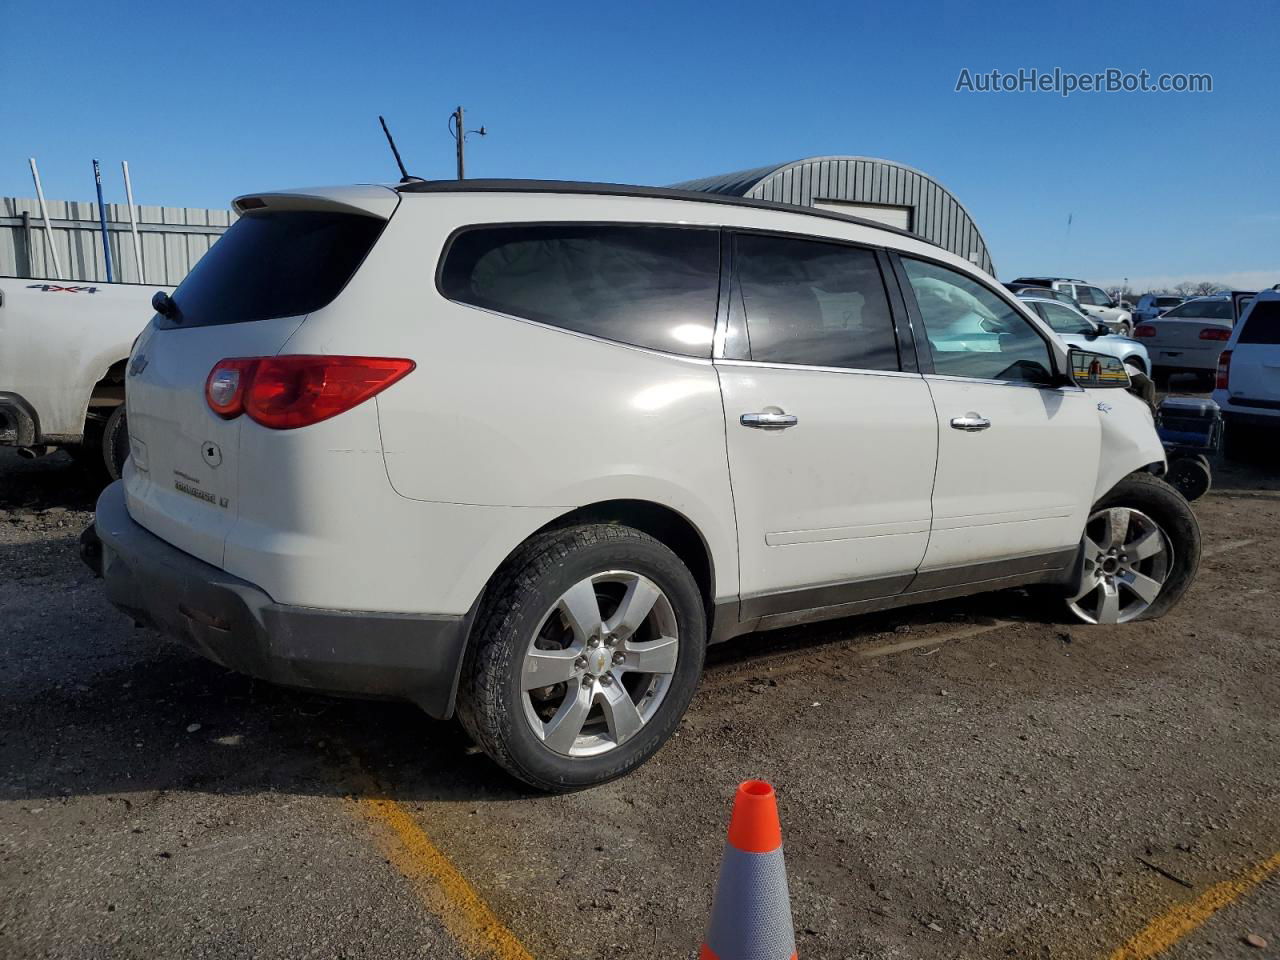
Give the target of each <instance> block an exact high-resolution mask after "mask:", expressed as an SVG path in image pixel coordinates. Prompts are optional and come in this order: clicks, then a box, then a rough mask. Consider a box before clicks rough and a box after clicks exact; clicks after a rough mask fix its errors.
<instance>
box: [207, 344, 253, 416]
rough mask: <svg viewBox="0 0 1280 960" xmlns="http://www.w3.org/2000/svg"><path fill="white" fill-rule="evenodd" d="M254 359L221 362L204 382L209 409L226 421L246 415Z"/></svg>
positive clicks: (242, 358)
mask: <svg viewBox="0 0 1280 960" xmlns="http://www.w3.org/2000/svg"><path fill="white" fill-rule="evenodd" d="M257 362H258V361H257V360H256V359H254V358H252V357H241V358H237V359H233V360H219V361H218V362H217V363H216V364H215V365H214V367H213V369H212V370H210V371H209V376H208V377H206V378H205V381H204V398H205V401H206V402H207V403H208V404H209V409H210V410H212V411H213V412H214V413H216V414H217V415H218V416H220V417H222V418H223V419H224V420H234V419H235V418H236V417H238V416H240V414H242V413H244V391H245V385H246V383H247V382H248V380H249V378H250V377H251V376H252V374H253V365H254V364H255V363H257Z"/></svg>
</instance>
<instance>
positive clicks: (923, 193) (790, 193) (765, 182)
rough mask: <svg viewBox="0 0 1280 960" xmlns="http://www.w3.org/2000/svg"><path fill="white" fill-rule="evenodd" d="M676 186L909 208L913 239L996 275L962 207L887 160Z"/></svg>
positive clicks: (806, 166)
mask: <svg viewBox="0 0 1280 960" xmlns="http://www.w3.org/2000/svg"><path fill="white" fill-rule="evenodd" d="M672 186H676V187H682V188H685V189H691V190H702V191H705V192H709V193H724V194H731V195H734V196H740V197H754V198H756V199H758V200H773V201H776V202H779V203H795V204H800V205H802V206H813V204H814V201H816V200H845V201H849V202H852V203H880V204H889V205H894V206H904V207H910V208H911V210H912V222H911V232H912V233H915V234H918V235H919V236H921V237H924V238H925V239H926V240H930V241H932V242H933V243H936V244H937V245H938V246H940V247H942V248H943V249H945V250H950V251H951V252H952V253H954V254H957V255H959V256H961V257H964V258H965V259H966V260H969V261H970V262H972V263H974V264H975V265H977V266H979V267H981V268H982V269H983V270H985V271H987V273H990V274H991V275H992V276H994V275H995V266H994V264H992V262H991V254H990V253H989V252H988V250H987V243H986V241H985V240H983V238H982V234H981V233H980V232H979V230H978V226H977V224H975V223H974V222H973V219H972V218H971V217H970V216H969V213H968V211H967V210H965V208H964V206H963V205H962V204H961V203H960V201H959V200H957V199H956V198H955V197H954V196H952V195H951V193H950V192H949V191H948V190H947V189H946V188H945V187H943V186H942V185H941V184H940V183H938V182H937V181H936V180H934V179H933V178H932V177H929V176H927V175H925V174H923V173H921V172H920V171H918V170H912V169H911V168H910V167H904V166H902V165H901V164H897V163H893V162H891V161H888V160H876V159H873V158H871V157H811V158H809V159H806V160H797V161H795V162H794V163H784V164H781V165H779V166H776V167H771V168H770V167H761V168H757V169H755V170H744V171H739V172H737V173H727V174H724V175H723V176H719V177H704V178H702V179H700V180H689V181H686V182H684V183H676V184H672Z"/></svg>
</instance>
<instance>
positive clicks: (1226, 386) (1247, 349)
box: [1213, 289, 1280, 439]
mask: <svg viewBox="0 0 1280 960" xmlns="http://www.w3.org/2000/svg"><path fill="white" fill-rule="evenodd" d="M1224 346H1225V347H1226V349H1225V350H1223V351H1222V354H1221V355H1220V356H1219V358H1218V369H1217V375H1216V382H1215V389H1214V391H1213V399H1214V400H1215V401H1217V404H1218V406H1219V407H1220V408H1221V409H1222V413H1223V417H1224V419H1225V420H1226V422H1227V431H1228V439H1230V435H1231V432H1232V431H1233V430H1234V431H1237V432H1238V431H1239V430H1240V429H1241V428H1244V427H1258V426H1261V427H1267V428H1271V429H1274V428H1276V427H1280V290H1274V289H1273V290H1264V291H1262V292H1261V293H1259V294H1258V295H1257V297H1256V298H1255V299H1254V300H1253V301H1252V303H1251V304H1250V305H1249V306H1248V308H1247V309H1246V310H1245V311H1244V314H1243V315H1242V316H1241V317H1240V321H1239V323H1237V324H1236V325H1235V328H1234V329H1233V330H1232V331H1231V338H1230V339H1229V340H1227V342H1226V344H1225V345H1224Z"/></svg>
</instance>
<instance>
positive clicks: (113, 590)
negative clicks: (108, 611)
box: [81, 481, 470, 718]
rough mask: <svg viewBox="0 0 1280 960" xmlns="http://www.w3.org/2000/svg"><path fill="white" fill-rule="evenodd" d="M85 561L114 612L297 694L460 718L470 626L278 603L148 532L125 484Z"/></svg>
mask: <svg viewBox="0 0 1280 960" xmlns="http://www.w3.org/2000/svg"><path fill="white" fill-rule="evenodd" d="M95 540H96V541H97V543H95ZM81 552H82V555H83V556H84V558H85V562H86V563H88V564H89V566H90V567H91V568H93V569H94V570H95V572H96V573H98V574H99V575H100V576H101V577H102V578H103V580H104V581H105V584H106V592H107V599H109V600H110V601H111V602H112V603H113V604H115V606H116V607H118V608H119V609H120V610H122V611H124V612H125V613H127V614H128V615H129V616H131V617H133V618H134V619H135V620H137V621H139V622H141V623H145V624H147V625H149V626H152V627H154V628H155V629H157V630H159V631H161V632H162V633H164V634H166V635H167V636H169V637H170V638H172V639H174V640H177V641H178V642H180V643H182V644H184V645H185V646H187V647H190V648H191V649H192V650H194V651H196V652H197V653H199V654H201V655H202V656H205V657H207V658H208V659H210V660H213V661H214V662H215V663H219V664H221V665H223V666H225V667H227V668H229V669H232V670H236V671H239V672H241V673H247V674H249V675H251V676H254V677H260V678H262V679H264V680H269V681H272V682H274V683H280V684H285V685H288V686H296V687H306V688H311V689H316V690H322V691H328V692H333V693H343V694H354V695H359V696H370V697H393V698H396V699H402V700H410V701H412V702H414V703H416V704H418V705H419V706H420V707H422V709H423V710H425V711H426V712H427V713H429V714H431V715H432V716H436V717H442V718H443V717H447V716H449V715H450V714H452V712H453V703H454V696H455V694H456V692H457V683H458V675H459V671H460V668H461V663H462V655H463V651H464V649H465V646H466V639H467V631H468V628H469V626H470V618H469V617H466V616H432V615H423V614H386V613H375V612H368V611H350V610H324V609H316V608H311V607H297V606H289V605H286V604H279V603H276V602H275V601H274V600H272V599H271V597H269V596H268V595H267V594H266V593H265V592H264V591H263V590H261V589H259V588H258V587H256V586H255V585H253V584H252V583H249V582H248V581H246V580H241V579H240V578H238V577H234V576H232V575H230V574H228V573H226V572H225V571H223V570H219V569H218V568H217V567H214V566H211V565H209V564H207V563H205V562H204V561H202V560H198V559H196V558H195V557H193V556H191V555H190V554H187V553H184V552H183V551H181V550H179V549H178V548H177V547H174V546H172V545H171V544H169V543H166V542H165V541H164V540H161V539H160V538H159V537H157V536H155V535H154V534H152V533H151V532H150V531H148V530H146V529H145V528H143V527H142V526H141V525H140V524H138V523H137V522H136V521H134V519H133V518H132V517H131V516H130V515H129V511H128V509H127V507H126V506H125V496H124V485H123V484H122V483H121V482H119V481H117V482H116V483H113V484H111V486H109V487H107V489H106V490H104V491H103V492H102V495H101V496H100V497H99V498H98V506H97V514H96V519H95V522H94V524H93V525H92V526H91V527H90V528H89V530H86V532H85V536H84V537H83V538H82V543H81Z"/></svg>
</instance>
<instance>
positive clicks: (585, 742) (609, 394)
mask: <svg viewBox="0 0 1280 960" xmlns="http://www.w3.org/2000/svg"><path fill="white" fill-rule="evenodd" d="M235 206H236V208H237V211H238V212H239V213H240V214H241V216H240V217H239V219H238V220H237V221H236V223H235V224H234V225H233V226H232V227H231V229H230V230H229V231H228V232H227V233H226V235H225V236H224V237H223V238H222V239H221V240H219V242H218V243H217V244H216V245H215V246H214V247H213V248H212V249H211V250H210V252H209V253H208V254H207V255H206V256H205V257H204V259H202V260H201V261H200V263H199V264H197V265H196V267H195V269H194V270H193V271H192V273H191V274H190V276H189V277H188V278H187V279H186V281H184V282H183V284H182V285H181V286H180V287H179V288H178V289H177V290H176V291H175V292H174V294H173V296H172V298H170V299H169V300H164V299H161V300H160V302H159V308H160V313H158V314H157V316H156V317H155V318H154V319H153V320H152V322H151V324H150V325H149V326H148V328H147V330H146V332H145V333H144V334H143V336H142V337H141V338H140V339H139V340H138V343H137V345H136V346H135V348H134V351H133V357H132V360H131V362H130V364H129V376H128V391H127V396H128V409H129V420H130V425H131V428H132V430H133V453H132V458H131V459H130V461H129V463H128V464H127V465H126V468H125V473H124V479H123V482H121V483H117V484H113V485H112V486H111V487H109V488H108V489H107V490H106V491H104V493H103V495H102V497H101V499H100V500H99V503H98V510H97V520H96V524H95V527H94V529H95V531H96V537H97V539H98V541H99V542H98V543H97V544H95V543H94V542H93V541H92V540H91V541H90V543H89V544H88V559H90V561H91V562H92V563H93V564H94V565H95V566H96V567H97V568H98V569H99V570H100V571H101V572H102V574H103V576H104V578H105V581H106V589H107V594H108V596H109V597H110V598H111V599H112V600H113V601H114V602H115V603H116V605H117V606H119V607H120V608H121V609H123V610H125V611H126V612H128V613H129V614H130V615H131V616H133V617H134V618H135V619H137V620H139V621H141V622H147V623H151V624H153V625H155V626H157V627H158V628H159V629H161V630H162V631H164V632H165V633H167V634H169V635H170V636H172V637H173V638H175V639H177V640H179V641H181V642H183V643H186V644H187V645H189V646H191V647H193V648H194V649H196V650H198V651H200V652H201V653H203V654H204V655H206V656H208V657H210V658H212V659H214V660H216V661H218V662H220V663H222V664H224V665H226V666H228V667H232V668H234V669H238V670H242V671H245V672H248V673H252V674H255V675H257V676H262V677H266V678H269V679H272V680H276V681H279V682H284V683H289V684H295V685H301V686H309V687H315V688H318V689H322V690H336V691H343V692H347V693H357V694H370V695H380V696H394V697H400V698H404V699H407V700H412V701H414V702H416V703H418V704H420V705H421V706H422V707H423V708H424V709H426V710H427V711H428V712H429V713H431V714H433V715H436V716H439V717H447V716H450V715H451V714H453V713H454V712H455V709H456V711H457V713H458V715H459V716H460V718H461V720H462V722H463V724H464V725H465V726H466V728H467V729H468V730H469V731H470V732H471V734H472V736H473V737H474V738H475V739H476V741H477V742H478V743H479V744H480V745H481V746H483V747H484V749H485V750H486V751H487V752H488V753H489V754H490V755H491V756H492V757H493V758H494V759H495V760H497V761H498V762H499V763H500V764H502V765H503V766H504V767H505V768H506V769H508V770H509V771H510V772H512V773H513V774H515V775H516V776H518V777H520V778H522V779H524V780H526V781H527V782H529V783H531V784H534V785H536V786H539V787H542V788H545V789H569V788H574V787H580V786H585V785H588V784H592V783H599V782H601V781H604V780H608V779H610V778H612V777H616V776H620V775H622V774H623V773H626V772H627V771H629V770H631V769H632V768H634V767H635V766H637V765H638V764H640V763H642V762H643V761H644V760H645V759H646V758H648V757H649V756H650V755H651V754H652V753H653V752H654V751H655V750H657V749H658V747H659V746H660V745H661V744H662V742H663V741H664V740H665V739H666V738H667V737H668V736H669V735H670V734H671V732H672V731H673V730H674V729H675V725H676V724H677V723H678V722H679V719H680V716H681V715H682V713H683V711H684V709H685V707H686V706H687V705H688V703H689V701H690V699H691V697H692V695H693V691H694V688H695V686H696V683H697V679H698V676H699V674H700V672H701V669H702V663H703V656H704V652H705V649H706V646H707V644H708V643H714V642H719V641H723V640H728V639H730V638H731V637H734V636H737V635H740V634H744V633H748V632H751V631H757V630H767V629H770V628H773V627H779V626H785V625H789V624H795V623H803V622H809V621H815V620H821V619H829V618H832V617H840V616H846V615H849V614H855V613H859V612H863V611H867V610H875V609H883V608H886V607H895V606H901V605H906V604H912V603H920V602H925V601H929V600H936V599H940V598H945V597H952V596H958V595H962V594H968V593H975V592H981V591H986V590H994V589H1000V588H1004V587H1010V586H1036V587H1039V588H1042V589H1045V590H1049V591H1053V592H1056V594H1057V596H1058V598H1059V602H1060V603H1065V607H1063V610H1064V611H1065V612H1066V613H1067V614H1068V615H1070V616H1073V617H1075V618H1078V619H1080V620H1084V621H1087V622H1111V623H1116V622H1124V621H1128V620H1134V619H1139V618H1143V617H1154V616H1159V615H1160V614H1161V613H1163V612H1164V611H1165V610H1167V609H1169V607H1170V606H1172V604H1173V603H1175V602H1176V601H1177V599H1178V597H1179V596H1181V594H1182V593H1183V591H1185V589H1186V588H1187V586H1188V585H1189V583H1190V582H1191V579H1192V577H1193V576H1194V573H1195V569H1196V564H1197V562H1198V557H1199V549H1200V547H1199V533H1198V530H1197V528H1196V524H1195V519H1194V516H1193V515H1192V514H1191V512H1190V510H1189V508H1188V507H1187V504H1186V502H1185V501H1184V500H1183V499H1182V498H1181V497H1180V495H1178V494H1177V493H1176V491H1174V490H1172V488H1170V487H1169V486H1168V485H1167V484H1164V483H1163V482H1162V481H1161V480H1159V479H1157V477H1156V476H1154V475H1153V473H1158V472H1160V471H1161V470H1162V469H1163V467H1164V453H1163V449H1162V448H1161V445H1160V442H1159V439H1158V438H1157V436H1156V434H1155V430H1154V427H1153V422H1152V415H1151V411H1150V409H1149V408H1148V407H1147V406H1146V404H1145V403H1143V402H1142V401H1141V400H1139V399H1138V398H1137V397H1135V396H1132V395H1130V394H1129V393H1128V392H1126V391H1125V390H1124V389H1117V388H1122V387H1125V386H1126V385H1127V384H1128V376H1127V374H1126V373H1125V369H1124V365H1123V364H1122V363H1121V362H1120V361H1118V360H1115V359H1114V358H1110V357H1105V356H1101V355H1098V354H1090V353H1083V352H1078V351H1076V350H1073V349H1069V348H1068V346H1067V345H1066V344H1064V343H1063V342H1062V340H1061V339H1059V338H1058V337H1057V336H1056V335H1055V334H1054V332H1053V330H1052V329H1051V328H1050V327H1049V326H1048V325H1047V324H1046V323H1045V322H1044V321H1043V320H1042V319H1041V318H1040V317H1039V316H1038V315H1036V314H1035V313H1034V312H1032V311H1030V310H1028V308H1027V307H1026V306H1025V305H1024V304H1022V303H1020V302H1019V301H1018V300H1017V299H1016V298H1015V297H1013V296H1012V295H1011V294H1010V293H1009V292H1008V291H1006V290H1005V289H1003V288H1002V287H1000V286H999V285H998V284H996V283H995V282H994V281H992V280H991V278H990V277H989V276H988V275H986V274H984V273H982V272H981V271H979V270H977V269H976V268H975V267H974V266H973V265H972V264H970V263H968V262H966V261H964V260H962V259H960V258H959V257H956V256H954V255H952V254H950V253H948V252H946V251H945V250H942V249H940V248H939V247H937V246H934V245H933V244H931V243H928V242H926V241H924V240H922V239H920V238H919V237H916V236H914V235H912V234H909V233H907V232H906V231H902V230H896V229H893V228H889V227H885V226H883V225H880V224H874V223H870V222H867V221H862V220H858V219H855V218H851V217H847V216H843V215H840V214H836V213H829V212H824V211H819V210H814V209H811V208H800V207H790V206H785V205H779V204H773V203H768V202H763V201H752V200H742V199H736V198H728V197H716V196H709V195H707V194H702V193H689V192H684V191H675V190H658V189H653V188H646V187H627V186H618V185H604V184H581V183H563V182H537V181H534V182H529V181H484V180H473V181H466V182H465V183H460V182H453V181H450V182H435V183H426V182H421V181H413V182H408V183H404V184H401V185H399V186H396V187H386V186H378V185H370V186H358V187H344V188H324V189H315V190H299V191H290V192H283V193H271V194H254V195H250V196H246V197H242V198H240V199H239V200H237V201H236V204H235ZM95 548H100V554H95Z"/></svg>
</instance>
